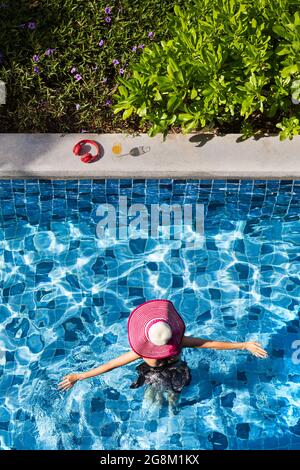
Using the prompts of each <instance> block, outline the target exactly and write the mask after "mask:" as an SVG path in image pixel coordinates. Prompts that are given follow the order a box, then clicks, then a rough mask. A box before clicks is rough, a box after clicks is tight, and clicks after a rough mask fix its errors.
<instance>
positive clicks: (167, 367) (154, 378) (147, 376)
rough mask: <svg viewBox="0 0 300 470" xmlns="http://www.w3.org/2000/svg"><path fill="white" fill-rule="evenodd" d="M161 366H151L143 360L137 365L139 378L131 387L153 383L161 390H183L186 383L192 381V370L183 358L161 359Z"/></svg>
mask: <svg viewBox="0 0 300 470" xmlns="http://www.w3.org/2000/svg"><path fill="white" fill-rule="evenodd" d="M161 363H162V364H161V365H159V366H155V367H153V366H149V364H147V363H146V362H142V364H140V365H139V366H137V367H136V370H137V371H138V373H139V376H138V378H137V380H136V381H135V382H134V383H132V384H131V385H130V388H138V387H141V386H142V385H144V384H146V385H152V386H154V387H156V388H158V389H160V390H172V391H173V392H177V393H179V392H181V390H182V389H183V387H185V385H188V384H189V383H190V381H191V372H190V369H189V367H188V365H187V363H186V362H185V361H182V360H181V359H177V358H176V359H174V358H167V359H163V360H162V361H161Z"/></svg>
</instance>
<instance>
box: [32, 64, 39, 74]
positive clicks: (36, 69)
mask: <svg viewBox="0 0 300 470" xmlns="http://www.w3.org/2000/svg"><path fill="white" fill-rule="evenodd" d="M33 71H34V72H35V73H40V69H39V67H38V66H37V65H35V67H33Z"/></svg>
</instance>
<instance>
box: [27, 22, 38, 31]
mask: <svg viewBox="0 0 300 470" xmlns="http://www.w3.org/2000/svg"><path fill="white" fill-rule="evenodd" d="M27 28H28V29H35V28H36V22H35V21H29V23H27Z"/></svg>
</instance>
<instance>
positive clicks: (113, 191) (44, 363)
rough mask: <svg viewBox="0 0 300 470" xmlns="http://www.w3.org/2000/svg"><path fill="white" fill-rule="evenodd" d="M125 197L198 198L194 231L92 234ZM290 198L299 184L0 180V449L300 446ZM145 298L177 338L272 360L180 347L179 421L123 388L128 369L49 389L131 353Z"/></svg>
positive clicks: (299, 279) (295, 221) (299, 194)
mask: <svg viewBox="0 0 300 470" xmlns="http://www.w3.org/2000/svg"><path fill="white" fill-rule="evenodd" d="M120 195H123V196H127V197H128V203H129V204H132V203H145V204H146V205H147V206H149V204H151V203H167V204H169V203H177V204H188V203H191V204H193V203H196V202H197V203H199V204H204V214H205V219H204V223H205V233H204V237H202V238H201V239H199V240H198V242H197V243H198V244H197V246H196V247H194V248H193V249H192V248H189V247H187V246H186V244H185V242H184V241H181V240H172V239H171V240H166V239H162V238H160V239H154V238H148V239H147V240H145V239H142V238H140V239H133V238H128V239H123V240H118V239H114V238H113V237H111V236H110V237H107V238H104V237H103V238H98V237H97V236H96V225H97V221H98V219H99V217H98V216H97V207H98V206H99V204H101V203H111V204H113V205H115V206H116V205H117V203H118V198H119V196H120ZM299 204H300V181H259V180H258V181H236V180H228V181H195V180H190V181H179V180H177V181H176V180H160V181H154V180H146V181H144V180H111V181H104V180H95V181H90V180H82V181H73V180H72V181H35V180H27V181H20V180H18V181H1V182H0V217H1V219H0V229H1V230H0V243H1V245H0V246H1V251H0V288H1V290H0V292H1V307H0V448H1V449H11V448H14V449H175V450H181V449H299V448H300V407H299V399H300V365H299V364H298V362H299V360H300V354H298V353H297V348H298V349H299V343H297V341H299V340H300V335H299V298H300V297H299V294H300V275H299V272H300V211H299V207H300V206H299ZM154 298H167V299H170V300H171V301H172V302H173V303H174V305H175V306H176V308H177V309H178V310H179V312H180V313H181V315H182V316H183V318H184V319H185V322H186V325H187V333H188V334H191V335H197V336H200V337H204V338H212V339H219V340H229V341H244V340H250V339H257V340H259V341H261V343H262V344H263V345H264V347H266V349H267V350H268V352H269V358H268V359H266V360H259V359H257V358H255V357H253V356H250V355H249V354H248V353H245V352H242V351H234V352H227V351H211V350H201V351H200V350H191V349H187V350H185V351H184V353H183V356H184V358H185V359H186V361H187V362H188V363H189V365H190V368H191V370H192V376H193V379H192V383H191V385H190V386H189V387H187V388H186V389H185V390H184V391H183V393H182V396H181V401H180V404H179V407H178V413H177V414H174V413H171V412H170V411H169V410H168V408H167V406H166V405H165V404H163V405H162V406H152V407H150V408H149V406H148V405H147V403H145V401H143V395H144V390H143V389H142V388H140V389H137V390H131V389H130V388H129V385H130V384H131V382H132V381H133V380H134V378H135V365H134V364H132V365H128V366H126V367H124V368H122V369H116V370H114V371H111V372H109V373H107V374H106V375H103V376H101V377H97V378H94V379H91V380H86V381H83V382H80V383H77V384H76V385H75V387H74V388H73V389H72V390H71V391H70V392H68V393H67V394H63V393H60V392H59V391H58V390H57V383H58V380H59V379H60V378H61V377H62V376H63V375H64V374H66V373H70V372H73V371H83V370H87V369H89V368H92V367H94V366H96V365H98V364H101V363H103V362H105V361H107V360H109V359H111V358H112V357H115V356H117V355H119V354H122V353H124V352H125V351H127V350H128V343H127V336H126V323H127V318H128V316H129V313H130V311H131V310H132V309H133V308H134V307H136V306H137V305H138V304H140V303H142V302H144V301H146V300H150V299H154Z"/></svg>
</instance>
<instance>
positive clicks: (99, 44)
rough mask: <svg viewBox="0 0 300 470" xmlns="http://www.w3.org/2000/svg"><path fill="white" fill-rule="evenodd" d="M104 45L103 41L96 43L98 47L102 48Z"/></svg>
mask: <svg viewBox="0 0 300 470" xmlns="http://www.w3.org/2000/svg"><path fill="white" fill-rule="evenodd" d="M103 44H104V40H103V39H100V41H99V42H98V46H100V47H102V46H103Z"/></svg>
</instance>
